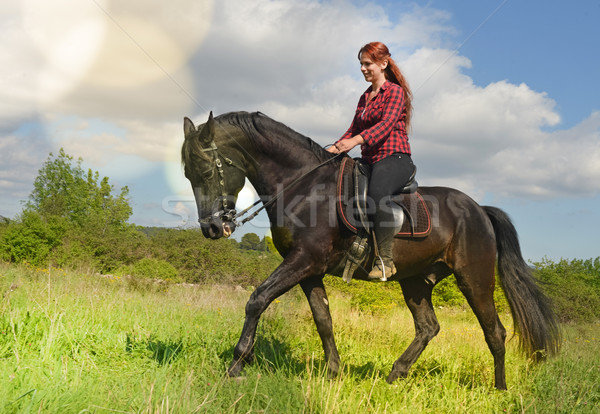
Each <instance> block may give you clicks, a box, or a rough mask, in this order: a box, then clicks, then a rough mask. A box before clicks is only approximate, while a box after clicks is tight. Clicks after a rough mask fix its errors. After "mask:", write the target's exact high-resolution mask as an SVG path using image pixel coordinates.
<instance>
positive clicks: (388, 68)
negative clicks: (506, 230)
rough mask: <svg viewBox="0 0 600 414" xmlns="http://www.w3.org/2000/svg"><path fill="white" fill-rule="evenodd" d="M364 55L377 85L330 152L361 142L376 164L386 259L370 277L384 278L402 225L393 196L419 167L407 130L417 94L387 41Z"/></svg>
mask: <svg viewBox="0 0 600 414" xmlns="http://www.w3.org/2000/svg"><path fill="white" fill-rule="evenodd" d="M358 59H359V61H360V70H361V72H362V74H363V76H364V77H365V80H366V81H367V82H371V86H369V88H368V89H367V90H366V91H365V93H364V94H363V95H362V96H361V97H360V99H359V101H358V106H357V108H356V113H355V115H354V119H353V120H352V124H351V125H350V128H348V131H346V133H345V134H344V135H343V136H342V137H341V138H340V139H339V140H338V141H337V142H336V143H335V144H334V145H332V146H331V147H329V148H328V151H329V152H332V153H335V154H339V153H342V152H348V151H350V150H351V149H352V148H354V147H355V146H357V145H360V146H361V152H362V159H363V160H364V161H366V162H367V163H368V164H370V165H371V167H372V170H371V178H370V180H369V191H368V196H369V202H371V203H374V205H375V216H374V217H373V218H372V219H373V224H374V231H375V239H376V241H377V245H378V247H379V253H380V258H377V259H376V261H375V263H374V264H373V270H372V271H371V273H370V274H369V278H371V279H381V278H382V277H383V275H384V274H385V276H386V277H387V276H390V275H392V274H394V273H395V267H394V263H393V260H392V244H393V241H394V235H395V232H396V231H397V228H396V226H395V225H394V218H393V214H392V212H391V209H390V204H389V203H390V199H391V196H392V195H394V194H397V193H399V192H400V191H401V190H402V188H403V187H404V185H405V184H406V183H407V182H408V180H409V178H410V176H411V174H412V173H413V171H414V168H415V167H414V165H413V162H412V159H411V151H410V145H409V143H408V134H407V130H408V129H409V127H410V118H411V113H412V105H411V97H412V96H411V92H410V88H409V86H408V83H407V82H406V80H405V79H404V76H403V75H402V73H401V72H400V69H399V68H398V66H397V65H396V63H395V62H394V60H393V59H392V57H391V55H390V52H389V50H388V48H387V46H386V45H384V44H383V43H381V42H372V43H369V44H367V45H365V46H363V47H362V48H361V49H360V51H359V52H358ZM384 269H385V273H384Z"/></svg>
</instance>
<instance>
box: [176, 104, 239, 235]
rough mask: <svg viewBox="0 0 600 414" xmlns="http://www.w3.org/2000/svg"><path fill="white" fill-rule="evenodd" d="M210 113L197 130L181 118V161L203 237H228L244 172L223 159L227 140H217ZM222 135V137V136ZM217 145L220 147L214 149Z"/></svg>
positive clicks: (232, 224) (217, 132)
mask: <svg viewBox="0 0 600 414" xmlns="http://www.w3.org/2000/svg"><path fill="white" fill-rule="evenodd" d="M217 126H218V124H217V122H216V121H215V120H214V119H213V115H212V112H211V113H210V115H209V117H208V121H207V122H206V123H205V124H203V125H199V126H198V128H196V127H195V126H194V123H193V122H192V121H191V120H190V119H189V118H187V117H186V118H184V121H183V131H184V135H185V140H184V143H183V146H182V149H181V160H182V163H183V167H184V172H185V176H186V178H187V179H188V180H189V181H190V183H191V185H192V190H193V192H194V198H195V200H196V206H197V208H198V218H199V220H198V221H199V222H200V227H201V229H202V234H203V235H204V237H207V238H211V239H219V238H221V237H229V236H230V235H231V233H233V231H234V230H235V222H234V216H235V203H236V200H237V195H238V193H239V192H240V190H241V189H242V188H243V187H244V184H245V174H244V169H243V168H241V167H240V166H239V165H238V164H236V163H235V162H234V161H232V160H231V159H230V158H229V157H227V156H226V152H227V150H228V146H227V143H226V142H222V141H227V140H221V139H219V138H220V137H219V135H220V134H219V133H220V132H222V131H221V130H223V131H225V130H224V129H223V128H218V131H217ZM221 135H222V134H221ZM217 143H219V144H220V146H219V147H217Z"/></svg>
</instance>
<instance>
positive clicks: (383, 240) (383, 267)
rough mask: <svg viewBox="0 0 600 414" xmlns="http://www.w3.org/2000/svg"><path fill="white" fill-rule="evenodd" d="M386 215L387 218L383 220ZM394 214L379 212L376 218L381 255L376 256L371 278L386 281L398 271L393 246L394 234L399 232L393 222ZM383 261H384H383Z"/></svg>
mask: <svg viewBox="0 0 600 414" xmlns="http://www.w3.org/2000/svg"><path fill="white" fill-rule="evenodd" d="M383 215H385V216H386V217H385V220H382V219H383V217H381V216H383ZM393 223H394V217H393V215H387V214H383V212H379V213H378V217H377V218H376V219H375V240H376V243H377V247H378V249H379V257H377V256H376V257H375V260H374V262H373V269H371V272H370V273H369V279H373V280H375V279H380V280H382V281H385V280H387V279H389V278H390V277H391V276H392V275H394V274H395V273H396V266H394V258H393V255H392V247H393V245H394V236H395V235H396V233H397V226H396V225H394V224H393ZM382 262H383V263H382Z"/></svg>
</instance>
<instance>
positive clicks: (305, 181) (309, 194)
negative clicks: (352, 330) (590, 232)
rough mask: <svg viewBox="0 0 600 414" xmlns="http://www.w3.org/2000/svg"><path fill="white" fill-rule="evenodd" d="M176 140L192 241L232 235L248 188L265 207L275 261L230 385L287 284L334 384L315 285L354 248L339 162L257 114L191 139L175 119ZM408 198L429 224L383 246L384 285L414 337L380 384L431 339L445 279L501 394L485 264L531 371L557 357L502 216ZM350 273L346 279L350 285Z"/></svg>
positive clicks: (550, 319)
mask: <svg viewBox="0 0 600 414" xmlns="http://www.w3.org/2000/svg"><path fill="white" fill-rule="evenodd" d="M184 132H185V142H184V143H183V147H182V163H183V166H184V171H185V176H186V177H187V178H188V179H189V181H190V182H191V184H192V188H193V190H194V196H195V199H196V203H197V207H198V214H199V217H200V225H201V228H202V232H203V234H204V235H205V236H206V237H210V238H213V239H217V238H220V237H223V236H229V235H230V234H231V232H232V231H233V230H234V229H235V223H236V220H235V216H234V215H235V210H234V209H235V201H236V197H237V194H238V192H239V191H240V190H241V188H242V187H243V186H244V182H245V177H247V178H248V179H249V181H250V182H251V183H252V185H253V186H254V188H255V189H256V191H257V192H258V194H260V195H261V199H262V202H263V203H264V205H266V206H267V207H266V212H267V214H268V216H269V220H270V223H271V231H272V236H273V242H274V244H275V246H276V247H277V250H278V251H279V252H280V253H281V255H282V256H283V258H284V259H283V261H282V263H281V264H280V265H279V266H278V267H277V269H276V270H275V271H274V272H273V273H272V274H271V275H270V276H269V277H268V278H267V279H266V280H265V281H264V282H263V283H262V284H261V285H260V286H258V287H257V288H256V290H255V291H254V292H253V293H252V295H251V296H250V299H249V300H248V303H247V305H246V319H245V322H244V327H243V330H242V333H241V336H240V339H239V342H238V343H237V345H236V347H235V350H234V355H233V362H232V363H231V365H230V367H229V369H228V374H229V375H230V376H238V375H239V374H240V373H241V371H242V369H243V366H244V364H245V363H247V362H250V361H251V360H252V359H253V346H254V341H255V335H256V328H257V325H258V321H259V318H260V316H261V314H262V313H263V312H264V311H265V309H267V307H268V306H269V304H270V303H271V302H272V301H273V300H274V299H276V298H277V297H279V296H280V295H282V294H284V293H285V292H287V291H288V290H290V289H291V288H292V287H294V286H295V285H297V284H300V286H301V287H302V290H303V291H304V293H305V295H306V297H307V299H308V302H309V304H310V308H311V310H312V313H313V317H314V321H315V324H316V326H317V331H318V333H319V335H320V337H321V340H322V342H323V349H324V351H325V359H326V361H327V364H328V365H327V366H328V373H329V375H330V376H333V375H335V374H337V372H338V370H339V364H340V357H339V354H338V351H337V348H336V345H335V340H334V336H333V329H332V321H331V315H330V312H329V305H328V300H327V294H326V292H325V288H324V285H323V277H324V275H325V274H326V273H328V274H335V273H336V272H339V269H340V263H343V261H344V259H345V257H346V252H347V250H348V248H349V247H350V245H351V243H352V241H353V239H354V238H355V237H356V236H355V235H354V233H352V232H351V231H349V230H347V228H346V227H345V226H343V225H342V223H341V222H340V220H339V219H338V217H337V214H336V211H335V202H334V200H335V198H336V179H337V175H338V174H339V166H340V162H341V159H342V158H343V157H341V156H334V155H332V154H330V153H328V152H327V151H325V150H324V149H323V148H322V147H321V146H320V145H318V144H316V143H315V142H314V141H312V140H311V139H309V138H307V137H304V136H302V135H300V134H298V133H297V132H295V131H293V130H291V129H290V128H288V127H287V126H285V125H283V124H281V123H279V122H276V121H274V120H272V119H270V118H269V117H267V116H265V115H263V114H261V113H247V112H236V113H229V114H225V115H221V116H219V117H217V118H213V116H212V113H211V115H210V116H209V119H208V122H206V123H205V124H203V125H200V126H199V127H198V128H196V127H195V126H194V124H193V123H192V121H190V120H189V119H188V118H185V119H184ZM344 156H345V155H344ZM419 192H420V193H421V194H422V195H423V196H424V197H427V198H428V199H429V200H435V201H436V204H437V210H438V212H437V220H436V223H435V225H434V227H433V229H432V231H431V233H430V235H429V236H428V237H426V238H424V239H420V240H414V239H412V240H411V239H401V238H397V239H395V240H394V249H393V251H394V262H395V265H396V269H397V273H396V274H395V275H394V276H393V277H392V279H393V280H397V281H398V282H399V283H400V286H401V288H402V292H403V294H404V298H405V300H406V304H407V305H408V308H409V309H410V311H411V313H412V315H413V318H414V322H415V338H414V340H413V341H412V343H411V344H410V345H409V347H408V348H407V349H406V351H405V352H404V353H403V354H402V355H401V356H400V358H398V360H396V362H394V365H393V368H392V370H391V372H390V374H389V376H388V378H387V381H388V382H390V383H391V382H392V381H394V380H396V379H397V378H400V377H405V376H406V375H407V373H408V370H409V369H410V367H411V366H412V365H413V364H414V362H415V361H416V360H417V358H418V357H419V356H420V355H421V353H422V352H423V350H424V349H425V347H426V346H427V344H428V343H429V341H431V339H432V338H433V337H434V336H435V335H436V334H437V333H438V332H439V329H440V326H439V324H438V321H437V319H436V315H435V312H434V309H433V306H432V303H431V293H432V290H433V287H434V286H435V284H436V283H438V282H439V281H441V280H442V279H444V278H445V277H447V276H449V275H450V274H454V276H455V277H456V282H457V285H458V288H459V289H460V290H461V292H462V293H463V294H464V296H465V297H466V299H467V301H468V303H469V305H470V306H471V308H472V309H473V312H474V313H475V315H476V316H477V319H478V321H479V323H480V325H481V327H482V329H483V332H484V335H485V340H486V342H487V344H488V347H489V349H490V351H491V353H492V356H493V358H494V372H495V376H494V378H495V386H496V388H499V389H506V379H505V366H504V364H505V344H504V342H505V337H506V331H505V329H504V327H503V326H502V323H501V322H500V319H499V318H498V313H497V312H496V307H495V304H494V297H493V295H494V284H495V268H496V264H497V266H498V274H499V276H500V281H501V284H502V287H503V289H504V292H505V294H506V297H507V299H508V302H509V305H510V309H511V313H512V316H513V320H514V324H515V330H516V331H517V332H518V335H519V339H520V345H521V348H522V349H523V350H524V351H525V352H526V353H527V354H528V355H529V356H531V357H532V358H533V359H534V360H539V359H541V358H543V357H544V356H545V355H547V354H552V353H555V352H556V351H557V350H558V346H559V341H560V339H559V328H558V323H557V319H556V317H555V314H554V312H553V310H552V307H551V305H550V302H549V300H548V299H547V298H546V297H545V296H544V295H543V294H542V292H541V291H540V289H539V288H538V286H537V285H536V282H535V279H534V277H533V276H532V274H531V271H530V269H529V267H528V266H527V264H526V263H525V261H524V260H523V258H522V255H521V251H520V247H519V242H518V238H517V233H516V230H515V229H514V227H513V225H512V223H511V221H510V219H509V218H508V216H507V215H506V214H505V213H504V212H503V211H501V210H500V209H498V208H494V207H482V206H479V205H478V204H477V203H476V202H475V201H473V200H472V199H471V198H470V197H468V196H467V195H465V194H464V193H462V192H460V191H458V190H455V189H452V188H444V187H421V188H420V189H419ZM496 259H497V260H496ZM358 273H359V272H357V274H356V275H355V277H361V275H360V274H358ZM362 273H364V272H362ZM337 275H338V276H339V274H337Z"/></svg>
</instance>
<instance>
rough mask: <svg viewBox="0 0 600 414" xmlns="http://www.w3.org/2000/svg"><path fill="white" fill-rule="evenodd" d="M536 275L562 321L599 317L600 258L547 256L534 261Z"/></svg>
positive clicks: (596, 318)
mask: <svg viewBox="0 0 600 414" xmlns="http://www.w3.org/2000/svg"><path fill="white" fill-rule="evenodd" d="M535 267H536V270H535V275H536V277H537V278H538V279H539V280H540V281H541V282H542V288H543V290H544V291H545V292H546V294H547V295H548V296H550V298H551V299H552V301H553V302H554V305H555V307H556V312H557V314H558V317H559V318H560V320H562V321H577V322H583V321H590V322H594V321H597V320H598V309H600V257H598V258H596V259H588V260H579V259H576V260H572V261H567V260H564V259H562V260H560V261H559V262H558V263H554V262H552V261H551V260H549V259H544V260H542V261H541V262H539V263H535Z"/></svg>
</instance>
